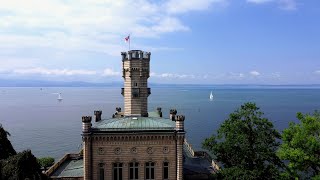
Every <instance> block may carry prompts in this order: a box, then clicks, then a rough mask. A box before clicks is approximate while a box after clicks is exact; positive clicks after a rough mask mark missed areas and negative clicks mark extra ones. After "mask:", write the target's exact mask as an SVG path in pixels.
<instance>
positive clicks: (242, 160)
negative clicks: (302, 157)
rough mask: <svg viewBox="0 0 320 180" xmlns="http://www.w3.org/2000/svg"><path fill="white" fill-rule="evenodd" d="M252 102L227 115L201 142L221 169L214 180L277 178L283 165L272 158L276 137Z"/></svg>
mask: <svg viewBox="0 0 320 180" xmlns="http://www.w3.org/2000/svg"><path fill="white" fill-rule="evenodd" d="M262 115H263V113H262V112H261V111H259V108H258V107H257V106H256V104H255V103H245V104H244V105H242V106H241V107H240V108H239V109H238V110H236V111H235V112H233V113H231V114H230V115H229V118H228V119H227V120H225V121H224V122H223V123H222V124H221V126H220V128H219V129H218V133H217V135H212V136H211V137H209V138H207V139H205V140H204V142H203V144H202V145H203V147H204V148H205V149H207V150H209V151H210V152H211V153H213V154H214V155H215V156H216V160H217V161H218V162H220V163H222V165H223V168H222V169H221V170H220V172H219V173H218V175H217V176H218V177H217V178H218V179H222V178H223V179H277V178H279V176H280V175H279V174H280V172H279V168H281V167H282V166H283V163H282V162H281V160H280V159H279V158H278V157H277V156H276V153H275V152H276V150H277V148H278V146H279V141H278V139H279V138H280V134H279V133H278V132H277V131H276V130H275V129H274V127H273V124H272V122H270V121H269V120H268V119H266V118H263V117H262Z"/></svg>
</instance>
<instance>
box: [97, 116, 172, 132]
mask: <svg viewBox="0 0 320 180" xmlns="http://www.w3.org/2000/svg"><path fill="white" fill-rule="evenodd" d="M174 128H175V122H173V121H171V120H170V119H165V118H160V117H131V116H129V117H121V118H112V119H105V120H101V121H99V122H97V123H96V124H95V125H94V126H93V127H92V130H97V131H126V130H131V131H132V130H133V131H139V130H174Z"/></svg>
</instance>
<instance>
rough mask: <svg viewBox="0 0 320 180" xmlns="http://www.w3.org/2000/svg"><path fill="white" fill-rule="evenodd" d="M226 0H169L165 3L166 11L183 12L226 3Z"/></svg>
mask: <svg viewBox="0 0 320 180" xmlns="http://www.w3.org/2000/svg"><path fill="white" fill-rule="evenodd" d="M226 3H227V1H226V0H188V1H181V0H170V1H168V2H167V3H166V4H165V8H166V9H167V12H169V13H172V14H179V13H185V12H187V11H200V10H206V9H209V7H210V6H211V5H218V4H222V5H223V4H226Z"/></svg>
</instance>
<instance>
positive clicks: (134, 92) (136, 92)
mask: <svg viewBox="0 0 320 180" xmlns="http://www.w3.org/2000/svg"><path fill="white" fill-rule="evenodd" d="M139 96H140V91H139V88H132V97H139Z"/></svg>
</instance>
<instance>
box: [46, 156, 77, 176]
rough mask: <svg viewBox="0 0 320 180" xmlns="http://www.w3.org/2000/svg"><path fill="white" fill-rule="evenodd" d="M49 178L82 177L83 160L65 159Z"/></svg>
mask: <svg viewBox="0 0 320 180" xmlns="http://www.w3.org/2000/svg"><path fill="white" fill-rule="evenodd" d="M51 176H54V177H59V178H60V177H83V159H74V160H73V159H67V160H66V161H65V162H63V163H62V165H60V166H59V168H58V169H57V170H55V172H54V173H53V174H52V175H51Z"/></svg>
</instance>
